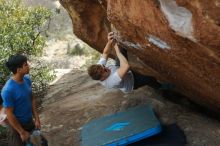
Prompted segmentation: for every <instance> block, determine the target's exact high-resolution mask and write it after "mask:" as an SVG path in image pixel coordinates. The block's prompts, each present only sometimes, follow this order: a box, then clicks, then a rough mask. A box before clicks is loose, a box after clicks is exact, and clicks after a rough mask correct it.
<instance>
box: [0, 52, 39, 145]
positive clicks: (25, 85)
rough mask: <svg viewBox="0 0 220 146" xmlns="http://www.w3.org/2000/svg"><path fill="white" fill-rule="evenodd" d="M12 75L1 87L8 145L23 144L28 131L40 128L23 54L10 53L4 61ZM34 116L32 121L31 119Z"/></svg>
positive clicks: (28, 133) (27, 67) (27, 66)
mask: <svg viewBox="0 0 220 146" xmlns="http://www.w3.org/2000/svg"><path fill="white" fill-rule="evenodd" d="M6 66H7V68H8V69H9V70H10V71H11V72H12V73H13V76H12V77H11V78H10V79H9V80H8V81H7V82H6V84H5V86H4V87H3V89H2V92H1V95H2V98H3V107H4V108H5V111H6V114H7V119H8V121H9V124H10V126H9V130H10V137H9V138H10V139H11V140H9V142H10V146H23V145H24V146H25V141H26V140H27V139H28V138H29V136H30V132H31V131H32V130H34V129H35V128H40V119H39V116H38V113H37V110H36V102H35V98H34V97H33V95H32V87H31V80H30V78H29V76H28V75H27V74H28V73H29V65H28V63H27V58H26V57H25V56H24V55H20V54H17V55H12V56H10V57H9V59H8V61H7V62H6ZM33 118H34V121H33Z"/></svg>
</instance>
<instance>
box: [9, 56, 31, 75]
mask: <svg viewBox="0 0 220 146" xmlns="http://www.w3.org/2000/svg"><path fill="white" fill-rule="evenodd" d="M26 62H27V57H26V56H24V55H21V54H16V55H11V56H10V57H9V58H8V61H7V62H6V63H5V65H6V67H7V68H8V69H9V70H10V71H11V72H12V73H13V74H16V73H17V69H18V68H21V67H22V66H23V65H24V63H26Z"/></svg>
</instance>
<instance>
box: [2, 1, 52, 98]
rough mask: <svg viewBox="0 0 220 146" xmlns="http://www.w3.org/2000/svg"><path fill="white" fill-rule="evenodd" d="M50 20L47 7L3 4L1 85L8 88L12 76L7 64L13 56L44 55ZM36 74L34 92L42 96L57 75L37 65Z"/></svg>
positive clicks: (10, 2)
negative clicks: (45, 34) (7, 82)
mask: <svg viewBox="0 0 220 146" xmlns="http://www.w3.org/2000/svg"><path fill="white" fill-rule="evenodd" d="M50 17H51V12H50V11H49V10H48V9H46V8H44V7H40V6H39V7H27V6H25V5H24V4H23V3H22V0H0V54H1V55H0V83H1V84H4V83H5V82H6V81H7V79H8V77H9V76H10V73H9V71H8V70H7V69H6V67H5V61H6V60H7V59H8V57H9V56H10V55H12V54H16V53H22V54H25V55H27V56H28V58H33V57H36V56H41V55H42V50H43V47H44V46H45V40H46V39H45V37H44V35H43V33H44V32H45V31H46V28H47V27H46V26H45V25H46V24H47V23H46V22H47V21H48V20H49V19H50ZM35 64H36V63H35ZM32 70H33V71H32V72H31V75H32V74H34V76H33V78H32V80H33V82H34V85H35V86H34V91H35V92H36V93H40V95H42V91H45V89H43V90H40V91H39V90H38V89H41V88H42V87H46V86H47V84H48V81H50V80H51V79H52V78H53V74H52V75H51V74H50V69H49V68H48V67H47V66H45V65H43V64H40V63H37V65H35V66H34V68H33V69H32ZM39 78H42V79H40V80H39ZM39 86H41V87H39ZM44 93H45V92H44Z"/></svg>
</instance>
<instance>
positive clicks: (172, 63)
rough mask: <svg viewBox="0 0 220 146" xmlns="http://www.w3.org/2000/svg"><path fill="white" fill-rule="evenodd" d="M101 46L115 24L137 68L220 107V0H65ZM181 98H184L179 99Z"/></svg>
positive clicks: (77, 25)
mask: <svg viewBox="0 0 220 146" xmlns="http://www.w3.org/2000/svg"><path fill="white" fill-rule="evenodd" d="M60 3H61V4H62V5H63V6H64V7H65V8H66V10H67V11H68V12H69V15H70V17H71V18H72V23H73V30H74V33H75V34H76V35H77V36H78V37H79V38H80V39H82V40H83V41H84V42H86V43H88V44H89V45H90V46H91V47H93V48H95V49H96V50H98V51H100V52H101V51H102V49H103V48H104V46H105V43H106V41H107V38H106V36H107V33H108V32H109V31H110V30H111V29H110V28H113V27H111V26H114V31H115V32H117V38H116V39H117V41H118V42H119V43H120V44H121V45H122V46H124V47H125V48H126V49H127V50H128V52H129V54H132V55H131V58H129V62H130V64H131V66H132V68H133V69H135V70H137V71H139V72H142V73H144V74H151V75H154V76H155V77H157V78H158V79H159V80H163V81H169V82H171V83H173V84H175V85H176V87H177V90H179V91H180V92H181V93H183V94H185V95H187V96H188V97H189V98H190V99H191V100H193V101H195V102H197V103H199V104H200V105H203V106H205V107H208V108H211V109H213V110H215V111H217V112H220V0H212V1H210V0H60ZM176 100H178V99H176Z"/></svg>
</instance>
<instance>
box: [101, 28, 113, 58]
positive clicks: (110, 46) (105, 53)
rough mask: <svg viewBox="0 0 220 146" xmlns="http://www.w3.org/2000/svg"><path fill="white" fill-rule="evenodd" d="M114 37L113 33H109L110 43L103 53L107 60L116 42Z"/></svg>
mask: <svg viewBox="0 0 220 146" xmlns="http://www.w3.org/2000/svg"><path fill="white" fill-rule="evenodd" d="M113 36H114V33H113V32H110V33H108V42H107V44H106V46H105V48H104V50H103V53H102V57H103V58H105V59H108V56H109V54H110V53H111V48H112V44H113V42H114V38H113Z"/></svg>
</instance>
